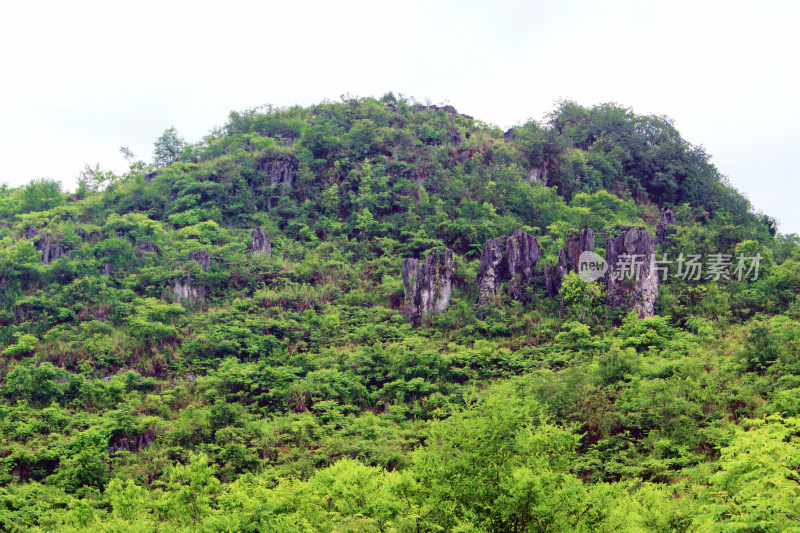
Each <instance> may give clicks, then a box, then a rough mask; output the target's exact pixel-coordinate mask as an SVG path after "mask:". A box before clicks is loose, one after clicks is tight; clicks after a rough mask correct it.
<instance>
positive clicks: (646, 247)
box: [605, 229, 658, 318]
mask: <svg viewBox="0 0 800 533" xmlns="http://www.w3.org/2000/svg"><path fill="white" fill-rule="evenodd" d="M654 254H655V243H654V240H653V235H652V234H651V233H649V232H647V231H645V230H641V229H627V230H624V231H623V232H622V233H620V234H619V235H618V236H616V237H613V236H612V237H609V238H608V242H607V244H606V261H607V262H608V266H609V269H610V270H609V272H608V273H607V274H606V276H605V283H606V304H607V305H608V306H609V307H621V306H625V307H627V308H628V309H633V310H634V311H636V314H637V315H638V316H639V318H648V317H652V316H653V313H654V311H653V304H654V303H655V301H656V298H657V297H658V272H657V271H656V269H655V266H654V264H653V259H654ZM621 264H624V265H628V266H624V267H621V266H620V265H621Z"/></svg>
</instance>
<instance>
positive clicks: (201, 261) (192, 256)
mask: <svg viewBox="0 0 800 533" xmlns="http://www.w3.org/2000/svg"><path fill="white" fill-rule="evenodd" d="M189 261H194V262H195V263H197V264H198V265H200V268H202V269H203V272H208V269H209V268H211V256H210V255H209V254H208V252H206V251H205V250H197V251H196V252H189Z"/></svg>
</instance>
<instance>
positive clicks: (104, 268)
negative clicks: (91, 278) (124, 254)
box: [100, 261, 111, 276]
mask: <svg viewBox="0 0 800 533" xmlns="http://www.w3.org/2000/svg"><path fill="white" fill-rule="evenodd" d="M100 273H101V274H102V275H104V276H110V275H111V263H109V262H108V261H106V262H105V263H103V264H102V265H100Z"/></svg>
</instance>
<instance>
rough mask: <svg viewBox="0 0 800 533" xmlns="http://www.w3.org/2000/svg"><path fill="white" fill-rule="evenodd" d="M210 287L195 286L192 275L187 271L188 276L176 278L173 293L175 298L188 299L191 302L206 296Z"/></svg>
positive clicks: (178, 299) (179, 299)
mask: <svg viewBox="0 0 800 533" xmlns="http://www.w3.org/2000/svg"><path fill="white" fill-rule="evenodd" d="M207 292H208V289H207V288H206V287H205V286H203V285H199V286H195V285H193V284H192V275H191V274H190V273H189V272H187V273H186V276H184V277H181V278H175V283H174V285H173V286H172V294H173V295H174V296H175V300H177V301H179V302H180V301H181V300H188V301H189V302H192V303H194V302H196V301H197V300H199V299H201V298H205V297H206V294H207Z"/></svg>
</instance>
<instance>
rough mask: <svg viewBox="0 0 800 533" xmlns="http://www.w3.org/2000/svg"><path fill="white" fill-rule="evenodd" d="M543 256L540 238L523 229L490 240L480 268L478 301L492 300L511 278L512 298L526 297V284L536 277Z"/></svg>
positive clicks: (483, 253)
mask: <svg viewBox="0 0 800 533" xmlns="http://www.w3.org/2000/svg"><path fill="white" fill-rule="evenodd" d="M541 258H542V249H541V247H540V246H539V241H538V240H536V237H534V236H533V235H531V234H530V233H528V232H526V231H523V230H521V229H518V230H516V231H514V233H512V234H511V236H510V237H506V238H505V239H489V240H488V241H486V244H485V245H484V247H483V252H482V253H481V266H480V269H479V270H478V305H490V304H492V303H493V302H494V301H495V298H496V297H497V290H498V289H499V288H500V286H501V284H502V283H503V282H508V292H509V294H510V296H511V297H512V298H514V299H515V300H522V299H523V296H524V295H523V286H524V284H525V282H526V281H528V280H530V279H533V277H534V275H535V269H536V265H538V264H539V260H540V259H541Z"/></svg>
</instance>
